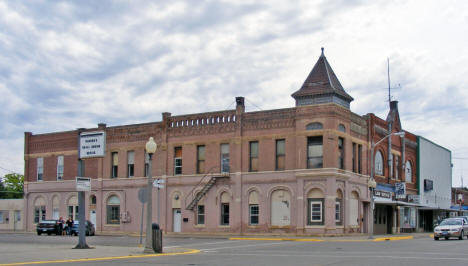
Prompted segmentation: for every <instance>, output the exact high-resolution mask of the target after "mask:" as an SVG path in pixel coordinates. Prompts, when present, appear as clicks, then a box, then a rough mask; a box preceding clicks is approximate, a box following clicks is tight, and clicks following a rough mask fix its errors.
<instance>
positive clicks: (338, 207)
mask: <svg viewBox="0 0 468 266" xmlns="http://www.w3.org/2000/svg"><path fill="white" fill-rule="evenodd" d="M343 210H344V208H343V192H341V190H340V189H338V190H336V200H335V222H336V224H337V225H342V224H343Z"/></svg>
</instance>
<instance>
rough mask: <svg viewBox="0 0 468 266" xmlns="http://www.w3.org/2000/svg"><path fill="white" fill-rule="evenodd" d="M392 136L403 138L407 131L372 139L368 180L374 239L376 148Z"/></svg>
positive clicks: (370, 225)
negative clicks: (377, 139)
mask: <svg viewBox="0 0 468 266" xmlns="http://www.w3.org/2000/svg"><path fill="white" fill-rule="evenodd" d="M390 136H399V137H400V138H403V137H404V136H405V132H403V131H401V132H394V133H390V134H388V135H387V136H385V137H383V138H382V139H380V140H379V141H377V142H376V143H375V144H374V143H372V140H371V158H370V163H371V172H370V178H369V182H368V184H367V185H368V187H369V190H370V200H371V201H370V207H371V211H370V216H371V217H370V223H369V239H373V238H374V209H375V207H374V190H375V188H376V187H377V183H376V182H375V179H374V168H375V165H374V148H375V147H376V146H377V145H379V144H380V143H381V142H382V141H384V140H385V139H387V138H388V137H390Z"/></svg>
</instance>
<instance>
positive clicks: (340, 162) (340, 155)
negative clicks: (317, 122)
mask: <svg viewBox="0 0 468 266" xmlns="http://www.w3.org/2000/svg"><path fill="white" fill-rule="evenodd" d="M338 167H339V168H340V169H344V138H341V137H339V138H338Z"/></svg>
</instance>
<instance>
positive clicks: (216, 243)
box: [164, 240, 232, 248]
mask: <svg viewBox="0 0 468 266" xmlns="http://www.w3.org/2000/svg"><path fill="white" fill-rule="evenodd" d="M225 243H232V241H230V240H226V241H217V242H208V243H201V244H198V243H197V247H198V246H209V245H218V244H225ZM186 246H189V247H190V246H193V244H187V245H179V246H169V247H166V246H164V247H165V248H181V247H186Z"/></svg>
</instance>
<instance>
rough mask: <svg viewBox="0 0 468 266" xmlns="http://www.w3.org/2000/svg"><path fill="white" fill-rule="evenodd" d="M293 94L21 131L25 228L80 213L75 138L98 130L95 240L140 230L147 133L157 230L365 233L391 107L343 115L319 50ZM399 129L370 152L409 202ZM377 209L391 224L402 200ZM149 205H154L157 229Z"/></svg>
mask: <svg viewBox="0 0 468 266" xmlns="http://www.w3.org/2000/svg"><path fill="white" fill-rule="evenodd" d="M292 97H293V98H294V99H295V101H296V106H295V107H292V108H286V109H276V110H268V111H259V112H245V107H244V98H243V97H237V98H236V109H233V110H224V111H219V112H208V113H200V114H188V115H180V116H172V115H171V113H163V114H162V121H160V122H151V123H144V124H135V125H123V126H112V127H108V126H106V124H98V126H97V127H96V128H87V129H82V130H73V131H67V132H57V133H48V134H32V133H30V132H26V133H25V178H26V182H25V209H26V212H25V219H24V220H25V223H26V228H27V230H30V231H31V230H34V224H35V223H36V222H37V221H39V220H41V219H45V218H58V217H60V216H62V217H68V216H73V217H75V216H76V213H77V212H78V208H77V193H76V192H75V176H76V174H77V159H78V158H77V138H78V136H79V132H81V131H83V132H93V131H105V133H106V155H105V157H104V158H94V159H86V160H85V176H87V177H91V178H92V191H91V192H90V193H87V196H86V217H87V218H88V219H90V220H92V221H93V222H94V223H95V224H96V230H97V231H98V232H99V231H125V232H137V231H139V228H140V222H141V217H142V213H141V212H142V204H141V203H140V202H139V200H138V192H139V190H140V189H141V188H142V187H145V186H146V182H147V179H146V177H145V176H146V172H147V165H148V164H147V156H146V154H145V150H144V147H145V143H146V142H147V140H148V138H149V137H154V139H155V141H156V143H157V144H158V149H157V151H156V153H155V154H154V156H153V169H152V173H153V176H154V178H161V179H164V180H165V187H164V188H163V189H161V190H160V191H159V192H160V202H159V208H160V213H161V217H160V221H159V223H160V224H161V226H162V228H163V229H164V231H166V232H191V233H197V232H210V233H216V232H223V233H236V234H239V233H242V234H244V233H245V234H247V233H292V234H348V233H366V232H367V231H368V224H369V223H370V222H372V217H371V215H369V213H370V204H369V202H370V194H369V189H368V180H369V173H370V160H369V156H370V145H371V141H372V143H375V142H377V141H378V140H379V139H380V138H382V137H384V136H385V135H386V134H388V133H389V132H398V131H401V125H400V122H399V117H398V110H397V107H396V103H392V109H391V110H390V113H389V117H390V118H387V120H383V119H380V118H378V117H376V116H375V115H373V114H367V115H365V116H361V115H358V114H355V113H353V112H351V110H350V102H351V101H352V100H353V98H352V97H351V96H350V95H348V94H347V93H346V91H345V90H344V89H343V87H342V85H341V84H340V82H339V80H338V78H337V77H336V75H335V73H334V72H333V70H332V68H331V67H330V65H329V63H328V61H327V59H326V57H325V56H324V54H323V50H322V54H321V56H320V57H319V59H318V61H317V63H316V64H315V66H314V67H313V69H312V71H311V72H310V74H309V76H308V77H307V78H306V80H305V82H304V84H303V85H302V87H301V88H300V89H299V90H298V91H296V92H294V93H293V94H292ZM406 133H407V134H406V136H405V138H404V139H400V138H399V137H392V138H391V139H390V140H391V143H390V145H388V144H389V143H388V142H387V143H382V144H381V145H379V146H378V147H377V149H376V151H378V153H379V154H380V155H379V156H381V157H382V158H380V157H379V161H378V162H379V165H377V164H376V166H377V167H380V168H379V169H377V170H378V171H377V172H376V173H377V175H376V176H377V177H376V179H377V181H378V182H379V184H380V185H382V186H384V187H385V184H386V185H387V186H393V185H394V183H395V182H399V181H402V180H403V178H405V179H406V184H407V185H406V189H407V193H408V194H413V193H416V190H415V188H416V175H415V173H414V171H410V172H409V173H406V172H405V171H407V168H405V166H406V165H408V164H409V165H410V168H411V169H416V168H415V165H416V152H415V147H414V143H415V136H414V135H412V134H410V133H409V132H406ZM388 146H390V147H391V149H390V154H392V155H393V156H392V157H390V158H392V159H391V160H387V159H388V157H387V154H389V153H388V151H387V150H388ZM384 162H388V164H391V166H390V167H386V166H385V165H387V164H386V163H384ZM403 162H405V163H403ZM376 163H377V160H376ZM411 169H410V170H411ZM153 192H154V193H156V192H157V191H156V189H154V191H153ZM197 195H198V196H197ZM153 199H154V200H155V199H156V197H153ZM377 203H378V205H376V206H377V208H378V209H384V211H382V213H383V212H385V213H386V215H387V214H388V215H389V216H388V217H387V218H386V220H387V221H388V219H390V217H392V218H391V219H396V218H395V217H396V214H391V213H395V212H397V209H396V208H394V207H395V205H396V204H398V203H395V202H394V201H393V200H391V202H387V203H385V202H380V203H379V202H377ZM385 204H387V205H385ZM408 204H409V203H408ZM380 205H382V206H386V207H382V208H381V207H379V206H380ZM157 208H158V206H157V202H156V201H155V202H153V216H154V217H153V221H156V220H157V215H156V214H157V211H156V210H157ZM391 215H393V216H391ZM378 219H379V218H377V220H375V219H374V220H375V221H377V223H378ZM380 219H382V218H380ZM145 220H146V219H145V218H143V222H144V221H145ZM397 224H398V223H397V222H396V221H395V223H394V224H392V225H391V227H396V225H397Z"/></svg>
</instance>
